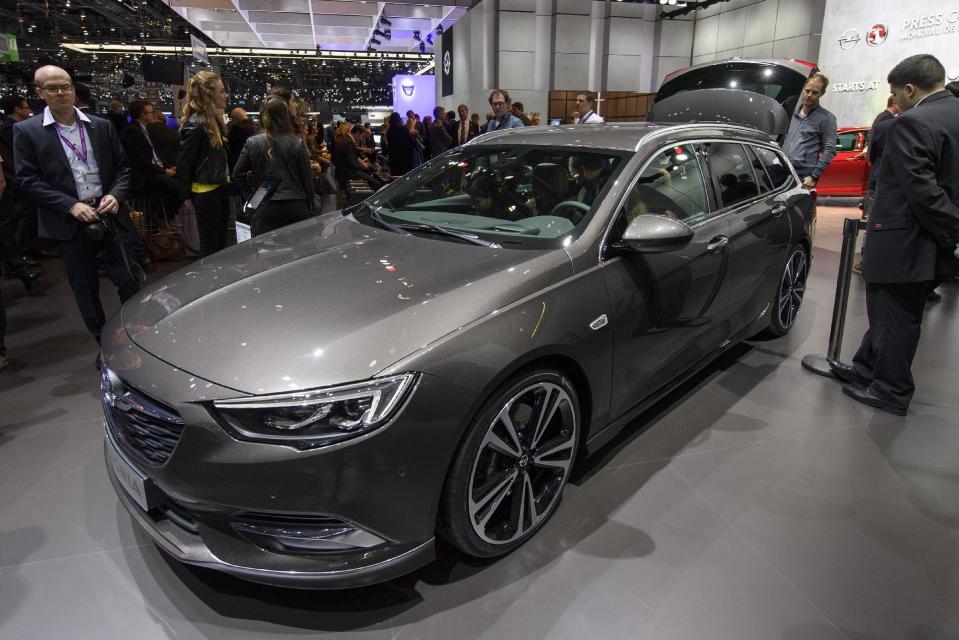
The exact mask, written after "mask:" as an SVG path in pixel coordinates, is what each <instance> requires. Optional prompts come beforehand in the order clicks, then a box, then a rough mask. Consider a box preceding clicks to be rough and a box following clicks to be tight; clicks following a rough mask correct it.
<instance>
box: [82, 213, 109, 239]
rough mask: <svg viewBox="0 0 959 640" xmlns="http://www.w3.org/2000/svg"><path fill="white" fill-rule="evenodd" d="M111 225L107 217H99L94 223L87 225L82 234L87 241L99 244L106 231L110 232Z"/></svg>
mask: <svg viewBox="0 0 959 640" xmlns="http://www.w3.org/2000/svg"><path fill="white" fill-rule="evenodd" d="M112 224H113V222H112V221H111V220H110V217H109V216H101V217H100V219H99V220H97V221H96V222H91V223H89V224H87V226H85V227H84V228H83V233H84V235H86V237H87V239H88V240H91V241H93V242H100V241H101V240H103V238H104V236H106V235H107V231H109V230H110V225H112Z"/></svg>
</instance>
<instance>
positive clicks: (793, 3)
mask: <svg viewBox="0 0 959 640" xmlns="http://www.w3.org/2000/svg"><path fill="white" fill-rule="evenodd" d="M825 5H826V0H789V1H788V2H780V3H779V14H778V15H777V17H776V39H777V40H783V39H785V38H793V37H796V36H802V35H806V34H810V33H822V23H823V14H824V11H825Z"/></svg>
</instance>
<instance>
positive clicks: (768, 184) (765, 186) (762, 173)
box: [746, 145, 775, 193]
mask: <svg viewBox="0 0 959 640" xmlns="http://www.w3.org/2000/svg"><path fill="white" fill-rule="evenodd" d="M746 152H747V153H748V154H749V163H750V164H751V165H752V166H753V175H755V176H756V184H758V185H759V193H769V192H770V191H773V190H774V189H775V187H774V186H773V181H772V180H770V178H769V175H768V174H767V173H766V167H764V166H763V161H762V160H760V159H759V156H757V155H756V147H753V146H751V145H746Z"/></svg>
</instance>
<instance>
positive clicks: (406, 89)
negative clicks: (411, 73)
mask: <svg viewBox="0 0 959 640" xmlns="http://www.w3.org/2000/svg"><path fill="white" fill-rule="evenodd" d="M400 89H402V91H403V95H404V96H406V97H407V98H411V97H412V96H413V90H414V89H416V85H415V84H413V81H412V80H404V81H403V82H401V83H400Z"/></svg>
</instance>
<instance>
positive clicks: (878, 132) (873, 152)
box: [869, 111, 896, 193]
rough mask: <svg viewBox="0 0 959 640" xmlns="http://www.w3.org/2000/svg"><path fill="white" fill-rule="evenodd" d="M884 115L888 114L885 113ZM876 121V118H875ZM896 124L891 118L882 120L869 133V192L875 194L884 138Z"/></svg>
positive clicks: (884, 145)
mask: <svg viewBox="0 0 959 640" xmlns="http://www.w3.org/2000/svg"><path fill="white" fill-rule="evenodd" d="M885 113H889V112H888V111H886V112H885ZM877 120H878V118H877ZM895 123H896V119H895V118H893V117H891V115H890V117H889V118H883V119H882V120H879V121H878V122H876V123H874V124H873V125H872V130H871V131H870V132H869V164H870V165H871V166H872V169H871V170H870V171H869V191H871V192H873V193H875V191H876V183H877V182H878V179H879V164H880V163H881V162H882V154H883V151H885V150H886V138H887V136H888V134H889V129H890V128H891V127H892V125H894V124H895Z"/></svg>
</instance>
